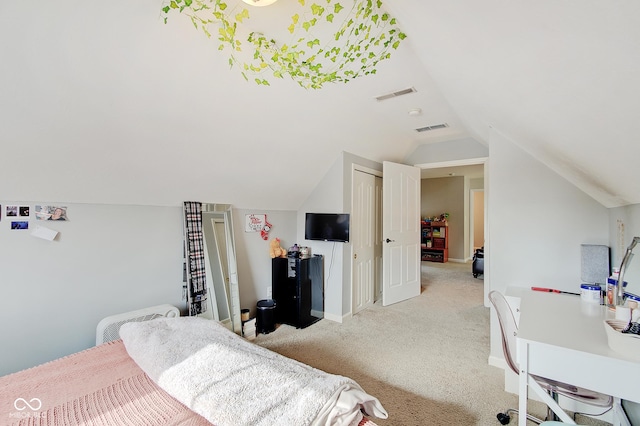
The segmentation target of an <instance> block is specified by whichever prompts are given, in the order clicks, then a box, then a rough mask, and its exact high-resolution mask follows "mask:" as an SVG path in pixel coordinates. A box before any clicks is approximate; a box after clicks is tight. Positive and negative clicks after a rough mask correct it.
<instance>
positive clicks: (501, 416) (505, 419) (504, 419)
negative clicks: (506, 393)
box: [496, 413, 511, 425]
mask: <svg viewBox="0 0 640 426" xmlns="http://www.w3.org/2000/svg"><path fill="white" fill-rule="evenodd" d="M496 417H497V418H498V421H499V422H500V424H501V425H508V424H509V422H510V421H511V416H509V415H508V414H506V413H498V415H497V416H496Z"/></svg>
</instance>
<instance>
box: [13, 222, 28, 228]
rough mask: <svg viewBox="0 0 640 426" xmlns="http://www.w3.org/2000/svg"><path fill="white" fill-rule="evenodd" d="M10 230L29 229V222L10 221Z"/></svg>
mask: <svg viewBox="0 0 640 426" xmlns="http://www.w3.org/2000/svg"><path fill="white" fill-rule="evenodd" d="M11 229H29V222H26V221H12V222H11Z"/></svg>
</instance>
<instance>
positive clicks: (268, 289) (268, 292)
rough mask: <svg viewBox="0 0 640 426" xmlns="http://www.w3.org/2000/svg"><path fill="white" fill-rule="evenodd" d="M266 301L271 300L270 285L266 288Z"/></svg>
mask: <svg viewBox="0 0 640 426" xmlns="http://www.w3.org/2000/svg"><path fill="white" fill-rule="evenodd" d="M267 299H273V293H272V289H271V286H270V285H269V286H267Z"/></svg>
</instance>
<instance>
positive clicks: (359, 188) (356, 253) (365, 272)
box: [350, 170, 376, 315]
mask: <svg viewBox="0 0 640 426" xmlns="http://www.w3.org/2000/svg"><path fill="white" fill-rule="evenodd" d="M375 184H376V177H375V176H373V175H372V174H369V173H365V172H362V171H360V170H354V171H353V205H352V208H351V214H352V215H353V220H352V222H351V223H352V226H351V231H350V239H351V251H352V257H353V267H352V271H353V278H352V281H351V282H352V293H351V314H352V315H355V314H357V313H358V312H360V311H361V310H363V309H365V308H367V307H368V306H371V305H373V302H374V283H375V278H376V277H375V275H376V268H375V242H374V238H375V226H376V225H375V219H376V214H375V196H376V192H375V190H376V188H375Z"/></svg>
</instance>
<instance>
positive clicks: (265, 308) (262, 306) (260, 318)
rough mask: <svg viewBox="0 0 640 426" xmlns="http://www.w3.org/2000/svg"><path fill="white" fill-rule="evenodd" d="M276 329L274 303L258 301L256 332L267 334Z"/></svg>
mask: <svg viewBox="0 0 640 426" xmlns="http://www.w3.org/2000/svg"><path fill="white" fill-rule="evenodd" d="M275 329H276V301H275V300H273V299H265V300H259V301H258V305H257V313H256V331H257V332H258V333H262V334H268V333H271V332H272V331H275Z"/></svg>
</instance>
